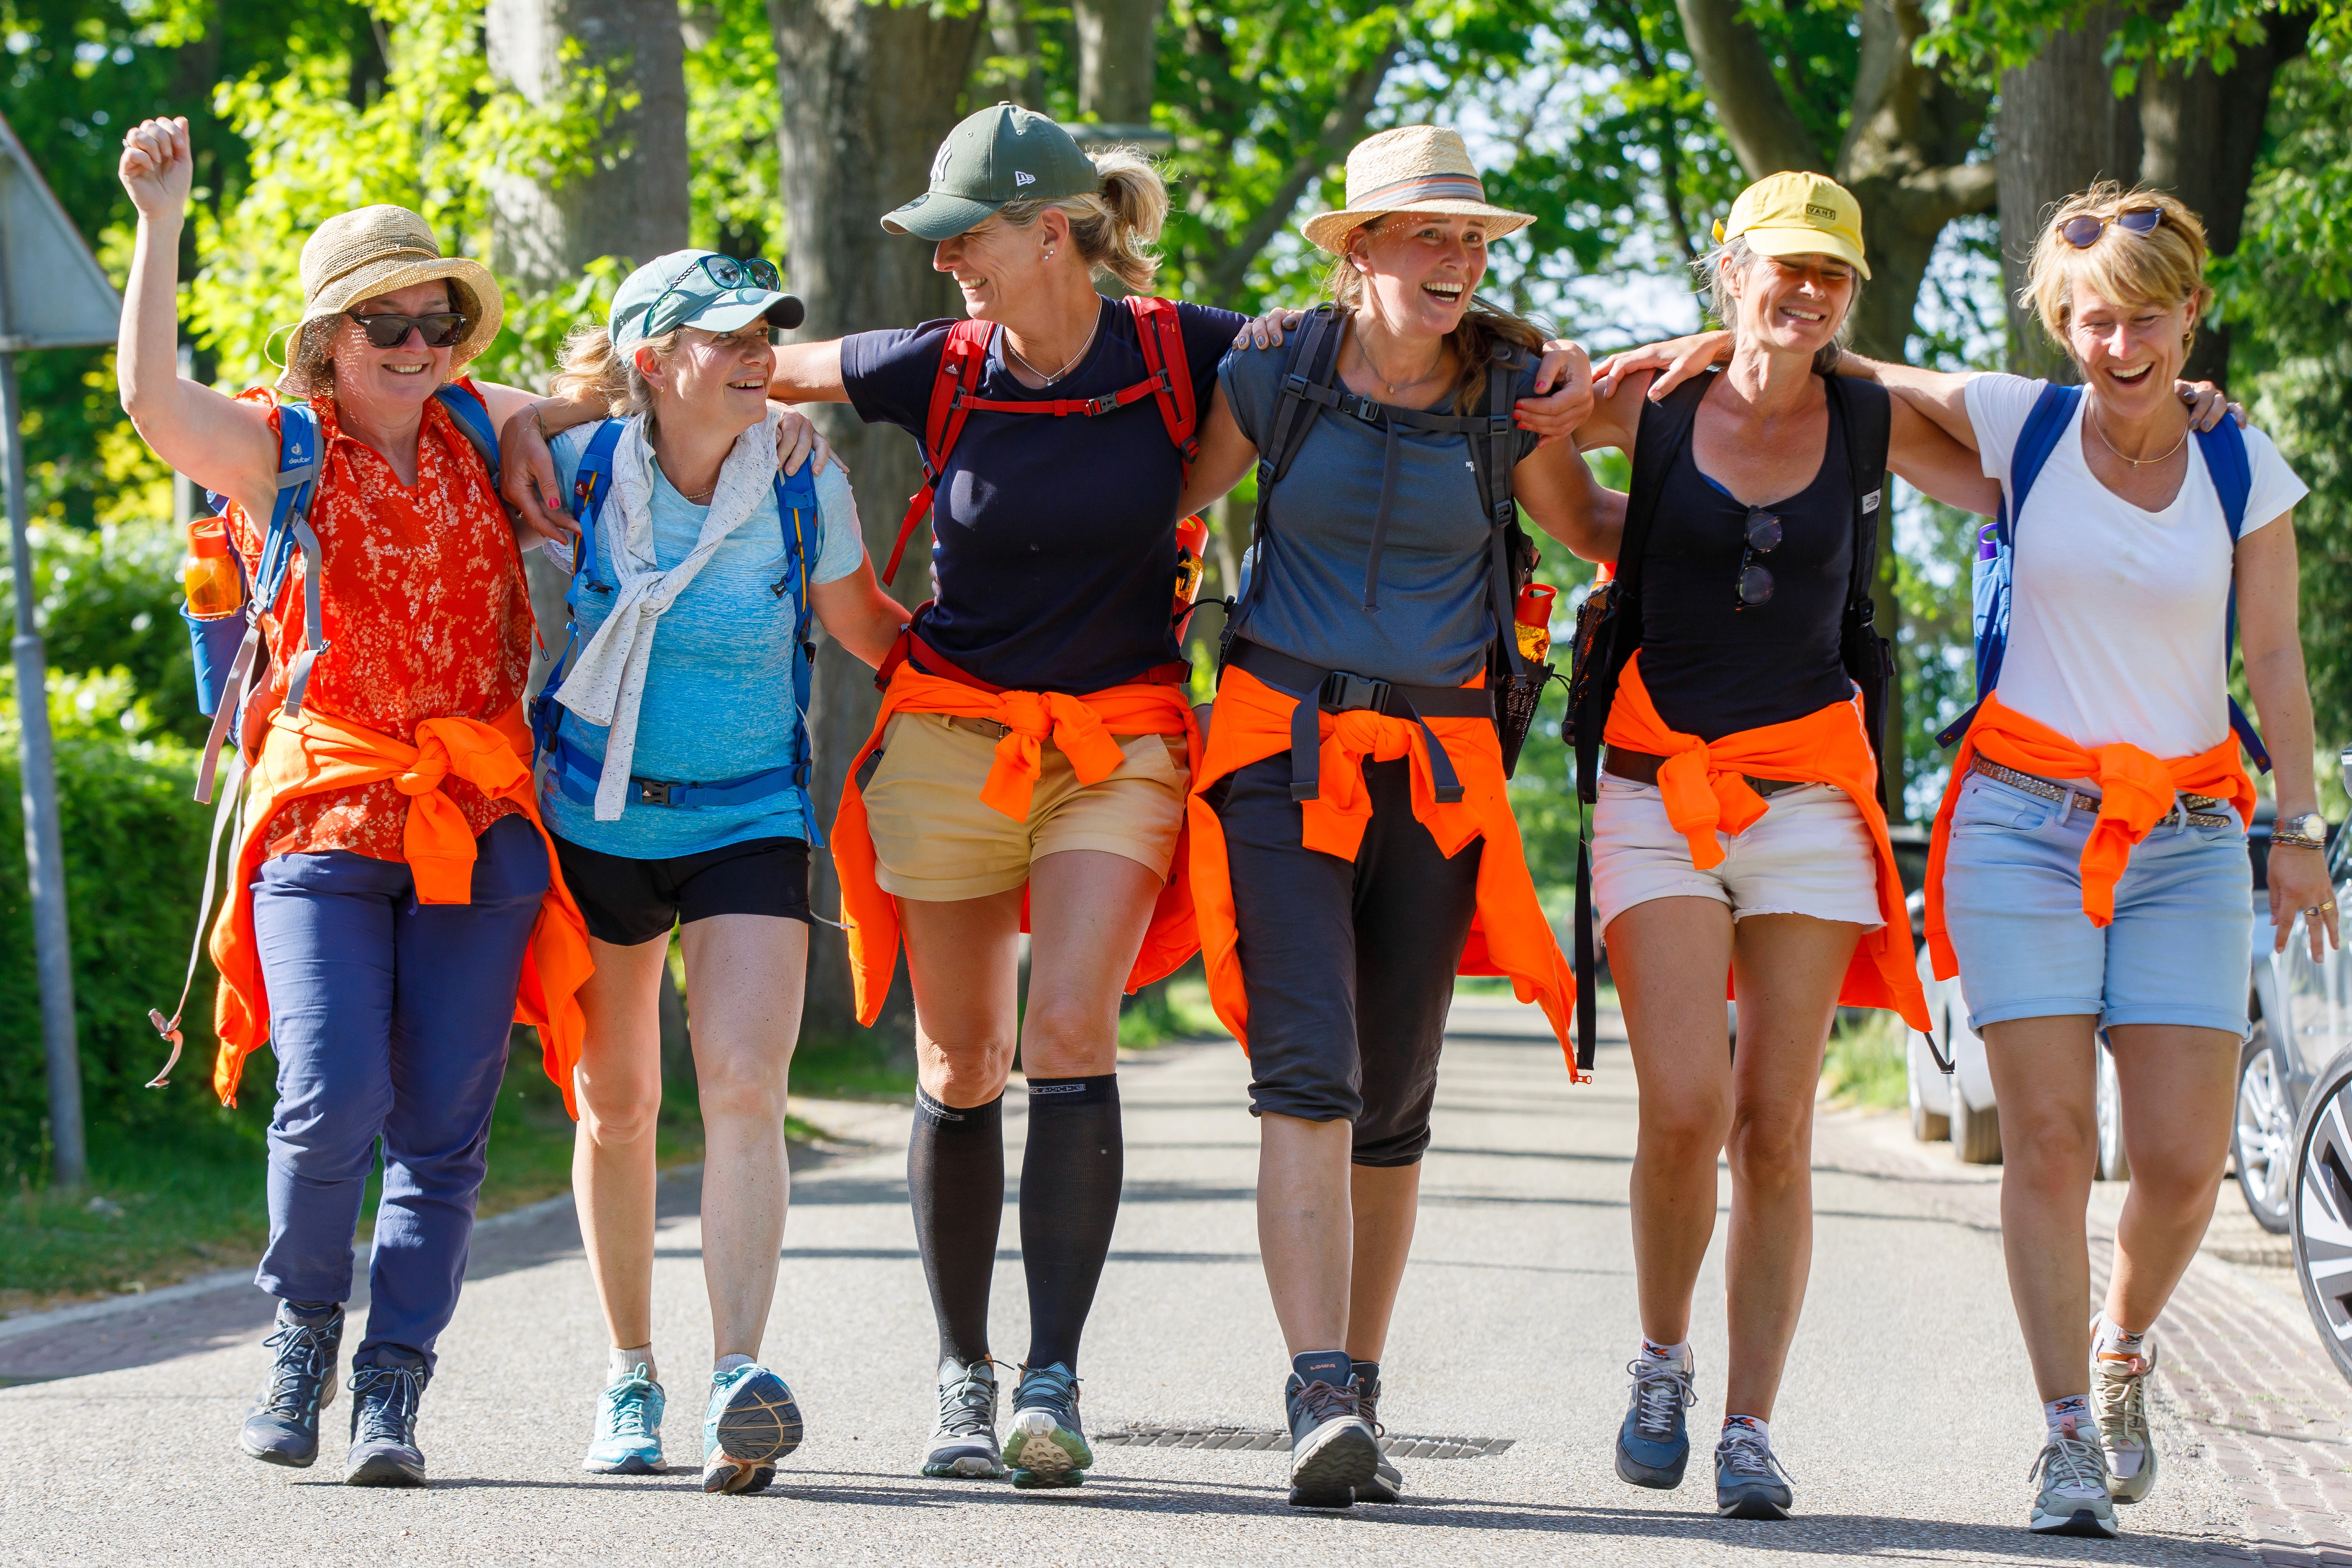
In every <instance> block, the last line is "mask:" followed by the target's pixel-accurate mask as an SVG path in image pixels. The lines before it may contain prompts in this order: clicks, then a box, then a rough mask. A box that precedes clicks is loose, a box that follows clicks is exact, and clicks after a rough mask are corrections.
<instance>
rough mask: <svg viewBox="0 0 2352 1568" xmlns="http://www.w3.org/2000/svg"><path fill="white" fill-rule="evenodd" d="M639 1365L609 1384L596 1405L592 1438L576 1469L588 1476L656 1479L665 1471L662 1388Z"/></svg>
mask: <svg viewBox="0 0 2352 1568" xmlns="http://www.w3.org/2000/svg"><path fill="white" fill-rule="evenodd" d="M651 1371H652V1369H651V1368H650V1367H648V1366H646V1363H643V1362H639V1363H637V1364H636V1365H635V1367H634V1368H632V1369H631V1371H630V1373H629V1375H628V1376H626V1377H625V1378H621V1379H619V1380H618V1381H616V1382H614V1383H613V1384H609V1385H608V1386H607V1387H606V1388H605V1390H604V1397H603V1398H602V1399H601V1400H599V1401H598V1402H597V1405H596V1436H593V1437H592V1438H590V1439H589V1442H588V1457H587V1458H584V1459H583V1460H581V1461H580V1468H582V1469H583V1470H585V1471H587V1472H588V1473H589V1474H590V1475H592V1476H658V1475H663V1474H666V1473H667V1471H668V1469H669V1461H668V1460H667V1459H665V1458H662V1442H661V1418H662V1404H663V1398H662V1385H661V1384H658V1383H656V1382H655V1381H654V1380H653V1378H652V1377H651V1376H650V1375H648V1374H649V1373H651Z"/></svg>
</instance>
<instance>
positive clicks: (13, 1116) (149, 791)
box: [0, 680, 225, 1190]
mask: <svg viewBox="0 0 2352 1568" xmlns="http://www.w3.org/2000/svg"><path fill="white" fill-rule="evenodd" d="M78 684H79V685H80V686H81V690H79V692H78V691H77V690H76V689H75V687H76V686H77V685H78ZM59 688H62V689H59ZM88 694H89V687H88V683H75V682H72V681H70V680H61V681H58V682H57V684H56V686H55V687H53V696H52V710H53V711H54V712H56V714H57V717H58V719H59V720H60V721H62V722H61V724H60V730H59V733H58V743H57V758H58V800H59V815H60V820H61V823H62V826H63V829H64V837H65V860H66V900H67V918H68V921H69V923H70V925H71V929H72V932H73V959H74V1013H75V1022H76V1026H77V1028H78V1030H79V1043H80V1047H81V1075H82V1107H83V1117H84V1121H85V1122H86V1124H87V1125H88V1126H89V1129H90V1131H91V1136H92V1141H93V1142H98V1141H100V1135H101V1133H102V1132H106V1131H113V1132H116V1133H135V1132H136V1131H138V1130H139V1129H141V1128H143V1127H150V1126H154V1125H157V1124H159V1123H163V1122H165V1121H170V1122H173V1123H181V1124H184V1122H185V1121H187V1120H188V1119H190V1118H191V1117H194V1118H199V1119H204V1120H213V1119H217V1118H218V1117H220V1116H221V1115H223V1114H225V1113H223V1112H222V1111H221V1110H219V1107H218V1105H217V1102H215V1101H214V1100H212V1098H211V1089H210V1080H211V1077H212V1051H213V1037H212V1034H211V1029H210V1024H211V1018H212V1005H211V999H212V989H213V987H212V978H211V970H210V968H209V966H207V968H206V969H205V972H204V973H202V974H200V975H199V976H198V977H197V983H196V993H195V996H194V999H193V1000H192V1001H191V1003H190V1005H189V1008H188V1012H189V1014H190V1015H191V1021H190V1023H189V1026H188V1028H187V1042H188V1048H187V1051H186V1053H185V1054H184V1056H183V1057H182V1058H181V1065H180V1067H179V1068H178V1069H177V1070H176V1071H175V1072H174V1073H173V1082H172V1085H171V1087H170V1088H169V1089H161V1090H151V1089H144V1088H142V1085H143V1084H144V1083H145V1082H146V1080H147V1079H150V1078H152V1076H153V1075H154V1073H155V1069H156V1068H159V1067H161V1066H162V1065H163V1054H164V1053H163V1047H161V1043H160V1042H159V1041H158V1040H157V1038H156V1036H155V1032H154V1030H153V1028H152V1026H150V1025H149V1024H148V1022H147V1009H148V1008H150V1007H162V1008H163V1009H165V1010H166V1011H167V1012H168V1011H169V1010H170V1008H171V1005H172V999H173V997H174V996H175V995H177V994H179V988H180V976H181V973H182V971H183V968H184V965H185V964H186V963H187V953H188V942H189V939H190V938H191V936H192V935H193V934H194V920H195V913H196V899H197V896H198V894H199V892H200V891H201V889H202V888H203V885H204V853H205V835H206V833H207V832H208V830H209V829H210V826H211V816H212V814H211V811H210V809H209V808H208V807H205V806H201V805H197V804H196V803H195V802H194V800H193V799H192V798H191V793H192V792H191V781H192V777H193V767H192V757H191V754H190V752H188V751H187V750H186V749H185V748H184V747H181V746H178V745H174V744H169V743H163V744H152V743H146V742H137V741H133V740H131V739H129V738H128V737H122V738H117V737H118V736H121V724H120V722H119V709H118V711H117V713H115V714H113V715H110V714H108V713H107V712H106V711H105V710H106V709H107V708H108V707H110V706H116V705H115V704H112V703H109V702H107V701H106V700H104V698H103V697H102V696H101V698H100V700H96V701H90V700H88ZM78 696H79V697H80V698H82V699H84V701H83V703H82V705H81V706H80V707H79V709H77V707H76V698H77V697H78ZM110 717H111V718H115V719H116V720H117V722H114V723H113V724H111V725H110V724H109V723H107V722H106V721H107V720H108V719H109V718H110ZM13 719H14V713H13V709H12V710H9V711H8V712H6V713H5V715H0V720H5V721H0V742H5V745H0V1073H5V1079H0V1081H5V1083H6V1084H7V1086H8V1088H7V1089H6V1090H5V1093H0V1187H5V1189H9V1190H21V1189H22V1188H23V1187H25V1186H26V1185H34V1186H37V1185H39V1184H41V1183H43V1182H44V1181H46V1180H47V1169H48V1162H49V1153H50V1144H49V1136H48V1097H47V1081H48V1080H47V1067H46V1065H45V1058H44V1055H43V1047H42V1039H41V1015H40V984H39V979H38V976H37V973H36V970H35V967H34V952H33V920H32V904H31V896H30V893H29V891H28V889H27V885H26V873H25V827H24V817H23V808H22V804H21V803H22V796H21V794H20V790H19V781H18V773H17V762H16V726H15V724H14V722H13ZM78 720H79V721H83V722H77V721H78ZM110 728H111V729H112V730H113V731H114V733H113V734H111V735H110V734H109V733H108V732H107V731H108V730H109V729H110Z"/></svg>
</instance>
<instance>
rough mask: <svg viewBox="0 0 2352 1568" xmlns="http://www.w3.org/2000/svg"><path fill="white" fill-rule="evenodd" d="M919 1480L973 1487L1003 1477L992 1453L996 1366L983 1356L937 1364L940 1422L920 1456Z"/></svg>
mask: <svg viewBox="0 0 2352 1568" xmlns="http://www.w3.org/2000/svg"><path fill="white" fill-rule="evenodd" d="M923 1474H925V1475H927V1476H950V1477H960V1478H961V1479H966V1480H974V1481H992V1480H996V1479H999V1478H1001V1477H1002V1476H1003V1474H1004V1457H1003V1453H1002V1452H1000V1451H999V1449H998V1448H997V1447H996V1363H993V1362H992V1361H990V1360H989V1359H988V1358H987V1357H986V1356H982V1357H981V1358H980V1359H979V1360H978V1361H975V1362H971V1363H965V1362H960V1361H958V1360H956V1359H955V1358H954V1357H953V1356H950V1357H948V1358H947V1359H946V1360H945V1361H942V1362H940V1418H939V1421H938V1423H937V1424H936V1425H934V1426H932V1427H931V1446H930V1447H929V1450H928V1451H926V1452H925V1453H924V1455H923Z"/></svg>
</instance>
